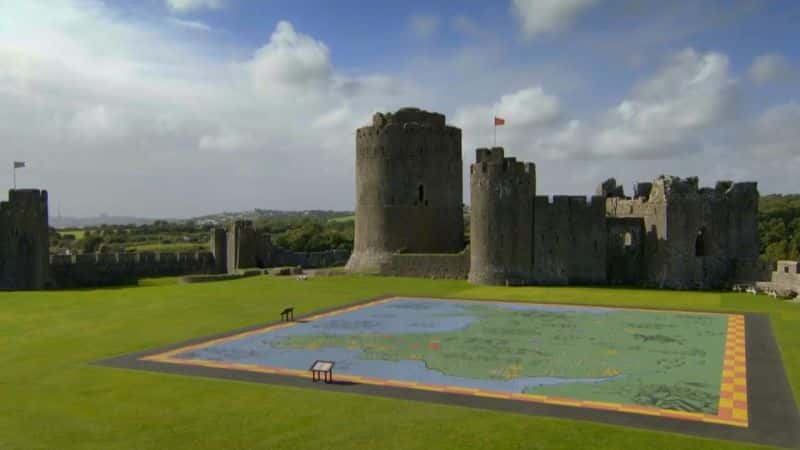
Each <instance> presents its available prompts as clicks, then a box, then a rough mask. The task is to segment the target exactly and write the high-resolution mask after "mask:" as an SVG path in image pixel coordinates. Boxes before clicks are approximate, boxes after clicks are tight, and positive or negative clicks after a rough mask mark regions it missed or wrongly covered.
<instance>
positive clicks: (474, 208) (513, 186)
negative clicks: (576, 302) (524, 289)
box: [469, 147, 536, 285]
mask: <svg viewBox="0 0 800 450" xmlns="http://www.w3.org/2000/svg"><path fill="white" fill-rule="evenodd" d="M535 194H536V167H535V166H534V165H533V164H530V163H527V164H525V163H522V162H517V161H516V159H515V158H506V157H504V151H503V148H502V147H494V148H492V149H486V148H479V149H478V150H477V151H476V160H475V164H472V165H471V166H470V197H471V202H470V241H471V243H470V254H471V255H470V271H469V281H470V282H471V283H476V284H496V285H505V284H509V285H519V284H526V283H527V282H528V280H529V278H530V274H531V264H532V262H533V261H532V254H533V248H532V243H531V232H532V230H533V223H532V221H533V211H532V206H533V197H534V196H535Z"/></svg>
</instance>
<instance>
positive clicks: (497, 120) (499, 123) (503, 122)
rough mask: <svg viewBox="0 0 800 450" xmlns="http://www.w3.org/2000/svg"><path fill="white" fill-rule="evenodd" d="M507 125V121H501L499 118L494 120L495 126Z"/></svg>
mask: <svg viewBox="0 0 800 450" xmlns="http://www.w3.org/2000/svg"><path fill="white" fill-rule="evenodd" d="M505 124H506V119H501V118H499V117H495V118H494V126H498V125H505Z"/></svg>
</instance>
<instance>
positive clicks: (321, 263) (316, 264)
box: [267, 247, 351, 269]
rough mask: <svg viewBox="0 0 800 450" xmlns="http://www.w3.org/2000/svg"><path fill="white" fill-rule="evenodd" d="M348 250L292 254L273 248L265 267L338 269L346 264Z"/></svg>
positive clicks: (348, 255) (288, 251)
mask: <svg viewBox="0 0 800 450" xmlns="http://www.w3.org/2000/svg"><path fill="white" fill-rule="evenodd" d="M350 254H351V252H350V250H346V249H333V250H325V251H320V252H294V251H291V250H287V249H283V248H280V247H273V249H272V251H271V252H270V253H269V256H268V258H267V267H281V266H300V267H302V268H304V269H316V268H321V267H339V266H344V265H345V264H347V260H348V259H349V258H350Z"/></svg>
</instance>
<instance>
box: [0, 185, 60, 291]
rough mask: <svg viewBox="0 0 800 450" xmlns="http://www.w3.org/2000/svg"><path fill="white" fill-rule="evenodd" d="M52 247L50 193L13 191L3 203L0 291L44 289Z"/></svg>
mask: <svg viewBox="0 0 800 450" xmlns="http://www.w3.org/2000/svg"><path fill="white" fill-rule="evenodd" d="M49 247H50V240H49V225H48V210H47V191H40V190H38V189H17V190H11V191H9V192H8V201H7V202H0V289H43V288H44V287H45V285H46V284H47V282H48V267H49V254H50V248H49Z"/></svg>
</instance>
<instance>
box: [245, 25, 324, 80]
mask: <svg viewBox="0 0 800 450" xmlns="http://www.w3.org/2000/svg"><path fill="white" fill-rule="evenodd" d="M247 65H248V67H249V69H250V73H251V76H252V78H253V82H254V84H255V86H256V87H257V88H258V89H259V90H260V91H261V92H263V93H266V94H279V95H283V94H286V93H287V92H290V91H295V92H298V91H301V92H305V93H308V89H312V90H313V89H324V88H326V87H327V86H328V85H329V84H330V82H331V81H332V78H331V76H332V67H331V61H330V51H329V50H328V47H327V46H326V45H325V44H323V43H322V42H320V41H317V40H315V39H313V38H312V37H310V36H307V35H305V34H302V33H297V32H295V30H294V27H293V26H292V24H290V23H289V22H285V21H281V22H279V23H278V26H277V27H276V28H275V31H274V32H273V33H272V36H270V39H269V42H268V43H267V45H265V46H264V47H261V48H260V49H258V51H256V53H255V55H254V56H253V59H252V60H251V61H249V62H248V63H247Z"/></svg>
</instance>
